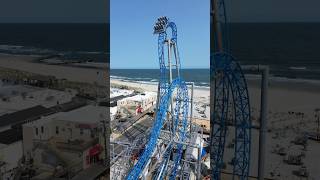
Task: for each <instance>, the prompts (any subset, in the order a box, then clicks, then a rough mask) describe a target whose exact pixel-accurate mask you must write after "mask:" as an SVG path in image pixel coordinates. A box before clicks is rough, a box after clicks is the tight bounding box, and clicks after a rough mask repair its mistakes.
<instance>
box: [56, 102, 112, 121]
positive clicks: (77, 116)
mask: <svg viewBox="0 0 320 180" xmlns="http://www.w3.org/2000/svg"><path fill="white" fill-rule="evenodd" d="M106 118H107V109H106V108H105V107H101V106H93V105H88V106H84V107H81V108H78V109H75V110H73V111H69V112H62V113H59V114H58V115H57V116H56V117H55V119H56V120H63V121H72V122H77V123H98V122H100V121H102V120H105V119H106Z"/></svg>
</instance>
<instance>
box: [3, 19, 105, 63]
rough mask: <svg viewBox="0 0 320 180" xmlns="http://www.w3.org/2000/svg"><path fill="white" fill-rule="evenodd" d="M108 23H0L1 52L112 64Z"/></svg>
mask: <svg viewBox="0 0 320 180" xmlns="http://www.w3.org/2000/svg"><path fill="white" fill-rule="evenodd" d="M109 49H110V47H109V24H77V23H74V24H65V23H62V24H59V23H51V24H46V23H35V24H33V23H25V24H20V23H19V24H14V23H5V24H0V53H9V54H26V55H28V54H36V55H48V56H50V55H59V56H60V58H61V59H73V60H92V61H97V62H109Z"/></svg>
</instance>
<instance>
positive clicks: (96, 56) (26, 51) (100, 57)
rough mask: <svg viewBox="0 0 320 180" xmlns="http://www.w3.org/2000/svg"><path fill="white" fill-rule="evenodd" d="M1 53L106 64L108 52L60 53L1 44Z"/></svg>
mask: <svg viewBox="0 0 320 180" xmlns="http://www.w3.org/2000/svg"><path fill="white" fill-rule="evenodd" d="M0 53H5V54H19V55H43V56H52V55H55V56H58V57H59V58H60V59H61V60H66V61H68V60H80V61H89V60H92V61H94V62H104V61H105V56H106V54H108V53H107V52H99V51H58V50H54V49H48V48H37V47H32V46H20V45H8V44H0Z"/></svg>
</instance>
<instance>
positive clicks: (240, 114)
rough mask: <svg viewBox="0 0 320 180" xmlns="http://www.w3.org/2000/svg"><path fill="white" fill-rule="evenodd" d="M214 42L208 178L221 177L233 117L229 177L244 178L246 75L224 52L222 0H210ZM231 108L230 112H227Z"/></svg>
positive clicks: (248, 135) (246, 161) (246, 167)
mask: <svg viewBox="0 0 320 180" xmlns="http://www.w3.org/2000/svg"><path fill="white" fill-rule="evenodd" d="M211 8H212V12H213V23H214V32H213V36H214V44H213V47H214V49H213V54H212V56H211V59H210V61H211V78H212V79H211V83H212V86H211V87H212V88H213V90H214V94H213V102H212V104H213V110H212V114H211V152H210V156H211V168H212V179H214V180H220V179H221V170H222V169H223V167H224V161H223V158H224V148H225V141H226V132H227V129H228V128H227V123H229V122H230V121H229V120H230V115H231V116H232V117H233V124H234V127H235V128H234V129H235V148H234V158H233V159H232V165H233V179H235V178H236V177H237V179H241V180H246V179H248V175H249V166H250V144H251V130H250V128H251V119H250V104H249V95H248V88H247V83H246V79H245V77H244V75H243V72H242V70H241V67H240V65H239V63H238V62H237V61H236V60H235V59H234V58H233V57H232V56H231V55H230V54H229V53H228V52H229V51H230V48H229V39H228V29H227V18H226V10H225V3H224V0H214V1H213V4H212V7H211ZM231 112H232V113H231Z"/></svg>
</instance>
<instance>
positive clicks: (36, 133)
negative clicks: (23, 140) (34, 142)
mask: <svg viewBox="0 0 320 180" xmlns="http://www.w3.org/2000/svg"><path fill="white" fill-rule="evenodd" d="M38 134H39V132H38V128H37V127H36V135H37V136H38Z"/></svg>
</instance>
